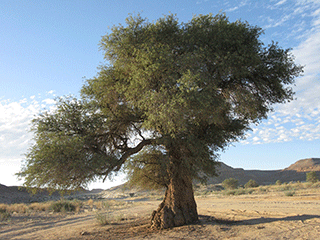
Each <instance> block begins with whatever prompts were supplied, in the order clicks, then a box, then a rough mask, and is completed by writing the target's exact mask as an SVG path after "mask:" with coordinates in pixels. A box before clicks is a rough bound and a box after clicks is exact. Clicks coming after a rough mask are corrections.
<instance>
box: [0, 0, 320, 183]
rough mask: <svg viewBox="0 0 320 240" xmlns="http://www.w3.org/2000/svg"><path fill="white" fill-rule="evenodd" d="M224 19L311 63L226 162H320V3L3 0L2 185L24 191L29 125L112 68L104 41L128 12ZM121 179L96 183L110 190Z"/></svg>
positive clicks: (265, 165) (273, 165) (259, 165)
mask: <svg viewBox="0 0 320 240" xmlns="http://www.w3.org/2000/svg"><path fill="white" fill-rule="evenodd" d="M219 11H222V12H225V13H226V15H227V16H228V17H229V19H230V21H235V20H237V19H241V20H243V21H248V22H249V24H251V25H257V26H259V27H261V28H263V29H264V31H265V34H264V35H262V36H261V40H262V41H263V42H264V43H265V44H266V45H267V44H269V43H271V41H272V40H273V41H275V42H278V43H279V45H280V46H281V47H283V48H292V53H293V54H294V55H295V56H296V62H297V63H300V64H302V65H304V66H305V73H304V76H302V77H299V78H298V79H297V80H296V86H294V90H295V92H296V98H297V100H295V101H293V102H290V103H288V104H285V105H278V106H275V111H274V112H272V113H270V114H269V118H268V119H266V120H264V121H262V123H261V124H260V125H258V126H252V129H253V131H250V132H248V135H247V138H246V139H245V140H243V141H240V142H237V143H234V144H232V145H231V146H230V147H228V148H227V149H226V151H225V152H223V153H222V154H221V158H220V160H221V161H222V162H224V163H226V164H228V165H230V166H232V167H241V168H244V169H282V168H285V167H288V166H289V165H290V164H292V163H294V162H295V161H297V160H299V159H302V158H310V157H320V70H319V69H320V68H319V67H320V2H319V0H314V1H303V0H291V1H287V0H269V1H255V0H247V1H214V0H195V1H192V0H183V1H182V0H178V1H166V0H162V1H142V0H140V1H132V0H131V1H127V0H125V1H124V0H123V1H122V0H118V1H107V0H104V1H103V0H90V1H85V0H77V1H76V0H51V1H46V0H38V1H36V0H29V1H23V0H19V1H18V0H1V1H0V32H1V35H0V183H1V184H5V185H8V186H10V185H19V184H21V182H18V181H17V179H16V177H15V176H14V173H16V172H18V171H19V169H20V166H21V161H22V160H23V158H24V156H23V154H24V153H26V151H27V149H28V147H29V146H30V144H31V143H32V141H31V139H32V133H30V132H29V131H28V129H29V128H30V121H31V119H32V118H34V116H35V115H37V114H38V113H39V112H40V111H42V110H43V109H50V108H51V107H53V103H54V101H53V99H54V98H55V97H56V96H63V95H68V94H73V95H76V96H77V95H78V94H79V90H80V88H81V86H82V84H83V82H84V79H85V78H91V77H93V76H95V74H96V73H97V67H98V66H99V65H101V64H103V63H104V60H103V54H102V52H101V51H99V47H98V44H99V41H100V39H101V36H103V35H105V34H107V33H108V32H109V31H110V30H109V27H111V26H113V25H117V24H119V23H122V24H124V22H125V18H126V17H127V16H128V14H130V13H132V14H137V13H140V14H141V15H142V16H143V17H146V18H148V19H149V20H150V21H152V20H156V19H158V18H160V17H162V16H163V15H167V14H170V13H174V14H177V17H178V18H179V20H180V22H187V21H189V20H190V19H191V18H192V16H193V15H198V14H208V13H213V14H217V13H219ZM119 181H120V179H119V180H118V181H115V182H106V183H104V184H101V183H96V184H93V185H92V187H102V188H108V187H110V186H112V185H114V184H118V183H119Z"/></svg>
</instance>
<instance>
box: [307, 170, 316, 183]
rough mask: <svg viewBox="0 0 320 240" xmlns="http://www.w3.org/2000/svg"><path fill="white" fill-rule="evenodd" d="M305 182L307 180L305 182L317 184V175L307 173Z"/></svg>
mask: <svg viewBox="0 0 320 240" xmlns="http://www.w3.org/2000/svg"><path fill="white" fill-rule="evenodd" d="M306 180H307V182H312V183H315V182H317V181H318V178H317V173H316V172H308V173H307V174H306Z"/></svg>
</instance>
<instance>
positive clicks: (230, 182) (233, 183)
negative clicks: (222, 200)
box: [222, 178, 239, 189]
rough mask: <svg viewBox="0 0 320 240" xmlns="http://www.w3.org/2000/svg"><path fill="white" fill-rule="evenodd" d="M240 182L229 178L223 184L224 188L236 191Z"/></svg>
mask: <svg viewBox="0 0 320 240" xmlns="http://www.w3.org/2000/svg"><path fill="white" fill-rule="evenodd" d="M238 183H239V182H238V180H237V179H235V178H228V179H225V180H224V181H223V182H222V186H223V187H224V188H225V189H236V188H237V187H238Z"/></svg>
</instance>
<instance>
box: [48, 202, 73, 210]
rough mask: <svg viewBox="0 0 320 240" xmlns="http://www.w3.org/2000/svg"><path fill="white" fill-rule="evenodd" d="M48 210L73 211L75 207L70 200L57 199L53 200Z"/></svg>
mask: <svg viewBox="0 0 320 240" xmlns="http://www.w3.org/2000/svg"><path fill="white" fill-rule="evenodd" d="M50 210H51V211H54V212H74V211H75V210H76V207H75V205H74V204H72V203H71V202H68V201H59V202H53V203H52V204H51V206H50Z"/></svg>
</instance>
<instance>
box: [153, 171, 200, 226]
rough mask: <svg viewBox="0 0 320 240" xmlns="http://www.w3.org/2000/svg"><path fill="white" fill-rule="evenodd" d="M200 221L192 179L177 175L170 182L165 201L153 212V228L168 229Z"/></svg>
mask: <svg viewBox="0 0 320 240" xmlns="http://www.w3.org/2000/svg"><path fill="white" fill-rule="evenodd" d="M196 221H198V212H197V204H196V202H195V199H194V194H193V188H192V179H191V178H190V177H189V176H181V175H180V174H179V173H175V174H174V175H173V177H172V179H171V180H170V183H169V185H168V189H167V190H166V193H165V197H164V200H163V201H162V203H161V204H160V206H159V208H158V209H157V210H156V211H154V212H153V214H152V218H151V227H154V228H160V229H166V228H172V227H177V226H182V225H185V224H190V223H193V222H196Z"/></svg>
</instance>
